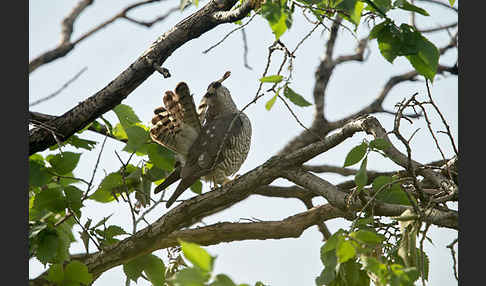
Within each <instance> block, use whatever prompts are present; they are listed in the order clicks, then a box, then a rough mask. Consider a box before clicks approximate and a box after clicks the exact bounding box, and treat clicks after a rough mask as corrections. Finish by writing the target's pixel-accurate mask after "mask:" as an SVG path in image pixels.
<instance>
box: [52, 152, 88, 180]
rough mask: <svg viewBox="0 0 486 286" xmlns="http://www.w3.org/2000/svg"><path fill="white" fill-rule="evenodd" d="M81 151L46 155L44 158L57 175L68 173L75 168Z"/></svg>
mask: <svg viewBox="0 0 486 286" xmlns="http://www.w3.org/2000/svg"><path fill="white" fill-rule="evenodd" d="M80 156H81V153H73V152H63V153H59V154H56V155H49V156H47V158H46V160H47V161H48V162H49V163H50V164H51V166H52V169H53V170H54V171H55V172H56V173H57V174H59V175H64V174H67V173H70V172H72V171H73V170H74V168H76V165H77V164H78V162H79V157H80Z"/></svg>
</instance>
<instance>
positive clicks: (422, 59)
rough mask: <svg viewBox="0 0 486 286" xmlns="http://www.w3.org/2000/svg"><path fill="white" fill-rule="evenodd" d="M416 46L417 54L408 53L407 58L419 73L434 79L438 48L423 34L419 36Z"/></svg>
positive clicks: (437, 63)
mask: <svg viewBox="0 0 486 286" xmlns="http://www.w3.org/2000/svg"><path fill="white" fill-rule="evenodd" d="M417 48H418V54H416V55H409V56H407V59H408V60H409V62H410V63H411V64H412V66H413V67H414V68H415V70H416V71H417V72H418V73H419V74H421V75H423V76H425V77H426V78H428V79H430V80H431V81H434V77H435V74H436V72H437V67H438V65H439V56H440V53H439V50H438V49H437V47H436V46H435V45H434V44H433V43H432V42H430V41H429V40H427V39H426V38H425V37H423V36H420V39H419V41H418V43H417Z"/></svg>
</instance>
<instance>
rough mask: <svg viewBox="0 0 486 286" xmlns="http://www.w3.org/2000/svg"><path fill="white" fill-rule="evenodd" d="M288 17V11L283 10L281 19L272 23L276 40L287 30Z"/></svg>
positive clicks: (271, 26)
mask: <svg viewBox="0 0 486 286" xmlns="http://www.w3.org/2000/svg"><path fill="white" fill-rule="evenodd" d="M287 17H288V16H287V13H284V12H283V13H281V14H280V19H279V20H278V21H277V22H276V23H270V28H271V29H272V32H273V34H274V35H275V40H278V39H279V38H280V36H282V35H283V33H285V31H287Z"/></svg>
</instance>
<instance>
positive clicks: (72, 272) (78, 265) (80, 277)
mask: <svg viewBox="0 0 486 286" xmlns="http://www.w3.org/2000/svg"><path fill="white" fill-rule="evenodd" d="M64 280H66V281H71V282H79V283H83V284H84V285H89V284H90V283H91V282H92V281H93V275H92V274H91V273H89V272H88V267H87V266H86V265H84V264H83V263H82V262H79V261H77V260H73V261H71V262H70V263H69V264H68V265H67V266H66V269H65V271H64Z"/></svg>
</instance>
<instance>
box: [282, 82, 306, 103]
mask: <svg viewBox="0 0 486 286" xmlns="http://www.w3.org/2000/svg"><path fill="white" fill-rule="evenodd" d="M284 96H285V97H287V98H288V99H290V101H292V103H294V104H296V105H298V106H309V105H312V104H311V103H309V102H308V101H307V100H305V98H304V97H302V95H300V94H298V93H296V92H295V91H293V90H292V89H291V88H290V87H289V86H287V85H286V86H285V88H284Z"/></svg>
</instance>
